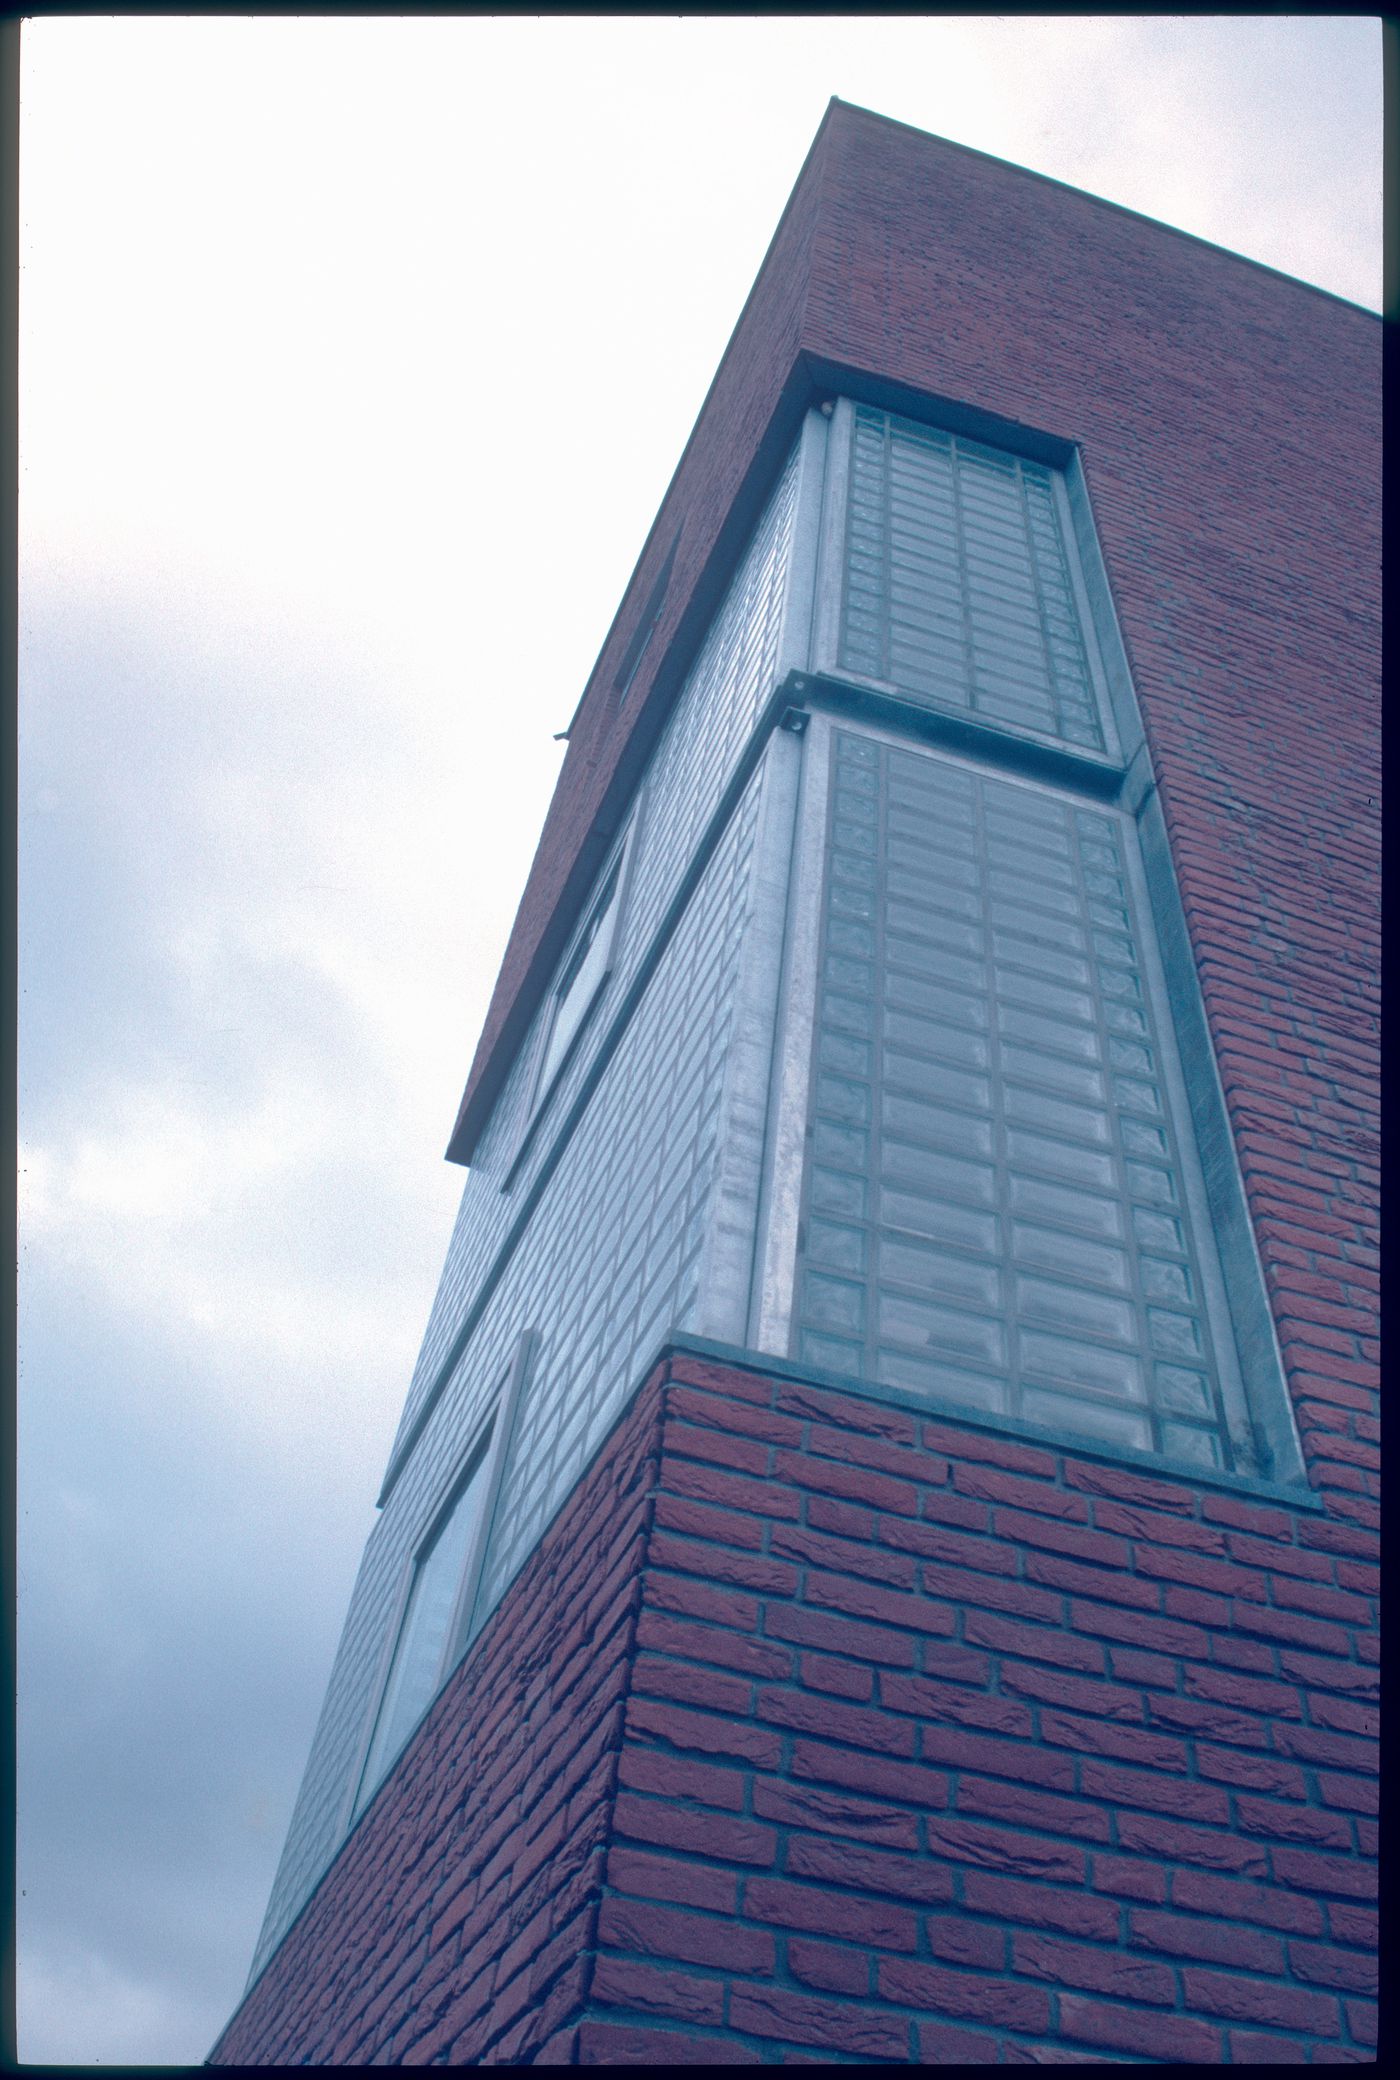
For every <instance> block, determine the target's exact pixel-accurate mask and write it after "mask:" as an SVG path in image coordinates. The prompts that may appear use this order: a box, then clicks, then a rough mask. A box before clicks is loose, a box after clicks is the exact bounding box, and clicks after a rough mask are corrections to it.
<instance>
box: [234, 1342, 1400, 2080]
mask: <svg viewBox="0 0 1400 2080" xmlns="http://www.w3.org/2000/svg"><path fill="white" fill-rule="evenodd" d="M665 1370H666V1372H667V1374H668V1377H667V1378H665V1379H664V1380H662V1379H660V1378H658V1379H654V1380H653V1381H651V1382H650V1383H648V1386H647V1387H646V1388H645V1389H644V1391H643V1392H642V1394H641V1395H640V1396H639V1397H638V1399H637V1400H636V1401H635V1402H634V1404H633V1406H632V1408H631V1410H630V1411H629V1412H628V1414H627V1415H626V1416H625V1417H624V1418H623V1420H622V1422H621V1424H620V1425H619V1428H618V1430H617V1431H616V1432H615V1433H614V1437H613V1439H612V1441H611V1443H610V1445H609V1447H608V1448H607V1449H606V1451H605V1452H604V1454H603V1455H602V1457H601V1459H600V1460H599V1462H598V1463H597V1465H596V1466H595V1469H594V1470H593V1472H592V1473H591V1474H590V1475H589V1476H588V1477H587V1478H586V1480H585V1482H584V1483H583V1485H582V1486H581V1487H580V1489H579V1490H578V1491H577V1493H576V1494H575V1496H574V1497H573V1499H572V1500H571V1502H570V1503H569V1504H568V1506H567V1507H566V1509H565V1511H564V1512H563V1513H562V1515H561V1517H560V1518H559V1519H558V1520H557V1522H556V1524H555V1526H554V1528H553V1529H552V1530H551V1532H550V1534H549V1535H548V1537H547V1539H546V1541H545V1543H544V1545H543V1547H542V1548H541V1551H540V1553H539V1554H538V1555H537V1556H536V1558H535V1560H534V1561H532V1563H531V1564H530V1566H529V1567H528V1568H527V1569H526V1570H525V1572H524V1573H523V1574H522V1575H521V1577H520V1578H519V1579H518V1581H517V1582H516V1583H515V1585H514V1586H513V1587H512V1589H511V1590H510V1592H509V1594H508V1596H507V1598H506V1600H505V1602H504V1603H503V1605H502V1606H501V1608H500V1610H499V1611H498V1612H497V1613H496V1615H495V1617H494V1618H493V1620H492V1622H491V1624H490V1625H489V1626H488V1628H487V1630H486V1632H485V1633H484V1634H483V1635H482V1638H481V1640H480V1641H479V1642H478V1644H477V1646H476V1647H475V1648H474V1650H473V1652H472V1654H471V1655H470V1656H469V1658H468V1660H467V1661H466V1662H465V1663H464V1665H463V1667H462V1669H461V1670H460V1671H459V1673H458V1675H457V1676H456V1677H455V1678H454V1680H453V1683H452V1684H451V1685H450V1686H449V1688H448V1690H447V1691H446V1692H445V1693H444V1696H443V1699H442V1700H441V1702H440V1703H439V1705H438V1707H437V1708H436V1710H435V1711H434V1712H433V1714H432V1715H431V1716H430V1718H429V1719H428V1721H427V1722H425V1726H424V1729H423V1731H422V1733H421V1734H420V1735H419V1736H418V1737H417V1739H416V1741H415V1743H414V1744H413V1745H412V1746H411V1748H410V1750H409V1752H408V1755H407V1756H406V1758H405V1761H404V1763H403V1764H402V1765H401V1767H400V1769H399V1770H398V1772H396V1774H395V1776H394V1777H393V1778H392V1779H391V1780H390V1782H389V1784H388V1785H387V1786H386V1789H385V1792H384V1793H383V1795H382V1796H381V1798H380V1800H379V1803H378V1804H377V1805H376V1807H375V1808H374V1809H373V1811H372V1813H371V1815H370V1817H369V1819H368V1821H367V1822H366V1823H365V1824H364V1825H363V1826H362V1827H361V1828H360V1829H359V1830H358V1831H357V1833H356V1835H355V1836H354V1837H353V1838H352V1841H351V1842H350V1844H349V1845H348V1847H347V1849H346V1851H345V1852H344V1853H343V1855H342V1857H341V1859H340V1861H339V1862H338V1863H337V1864H336V1865H335V1866H334V1867H333V1868H332V1870H331V1872H330V1873H329V1875H328V1877H327V1879H326V1880H325V1882H324V1883H323V1885H322V1887H321V1889H320V1891H319V1892H318V1893H317V1894H316V1896H315V1898H314V1899H313V1901H312V1903H311V1905H310V1906H309V1907H308V1909H307V1910H306V1911H305V1913H304V1914H303V1916H302V1918H301V1920H300V1921H299V1922H298V1923H297V1925H296V1927H295V1928H294V1930H293V1931H292V1933H291V1935H290V1936H289V1937H288V1939H287V1941H286V1942H285V1943H284V1944H283V1946H282V1948H281V1950H280V1951H279V1952H278V1955H277V1957H276V1958H275V1959H274V1961H273V1963H272V1965H271V1966H270V1967H269V1968H268V1971H267V1972H266V1973H265V1974H264V1976H263V1978H262V1979H261V1980H260V1981H259V1983H258V1985H257V1987H256V1988H255V1989H254V1990H253V1992H252V1994H251V1995H250V1997H249V1999H248V2001H247V2002H246V2003H245V2006H244V2008H243V2009H242V2010H241V2011H240V2013H239V2015H238V2016H237V2017H236V2018H235V2020H234V2022H233V2023H232V2024H231V2025H230V2028H229V2031H228V2032H227V2033H226V2035H225V2037H224V2039H223V2041H222V2042H221V2044H220V2046H219V2048H218V2054H217V2058H216V2062H218V2063H235V2062H239V2061H243V2062H247V2063H264V2064H265V2063H278V2062H282V2063H302V2062H311V2063H327V2064H359V2063H368V2062H370V2061H371V2060H376V2061H377V2062H385V2061H390V2062H392V2061H398V2062H401V2063H408V2064H416V2063H426V2062H429V2061H434V2062H437V2063H453V2064H470V2063H481V2064H498V2063H507V2064H530V2063H545V2064H548V2063H582V2064H608V2065H627V2064H656V2065H665V2064H676V2063H702V2062H706V2061H713V2062H717V2063H751V2062H760V2061H766V2062H770V2063H771V2062H774V2061H777V2062H800V2061H802V2060H804V2059H808V2058H810V2056H811V2055H812V2054H813V2053H816V2054H818V2055H820V2054H823V2053H825V2054H827V2055H829V2056H837V2057H841V2056H845V2057H847V2058H855V2059H860V2060H894V2061H909V2062H923V2063H932V2062H935V2061H948V2060H953V2061H957V2062H963V2063H966V2062H982V2061H990V2062H995V2061H1006V2062H1009V2063H1034V2062H1041V2061H1043V2060H1044V2059H1046V2058H1050V2059H1052V2060H1066V2061H1070V2062H1076V2063H1078V2062H1085V2061H1087V2060H1090V2059H1092V2058H1093V2057H1094V2056H1096V2055H1107V2056H1110V2057H1112V2056H1115V2055H1119V2054H1128V2055H1138V2056H1145V2057H1147V2058H1151V2059H1161V2060H1190V2061H1200V2062H1205V2063H1216V2062H1223V2061H1226V2060H1227V2059H1228V2060H1230V2061H1232V2062H1239V2061H1246V2062H1269V2063H1272V2062H1276V2061H1284V2060H1290V2061H1302V2060H1305V2059H1308V2058H1311V2059H1313V2060H1315V2061H1316V2060H1322V2061H1336V2060H1341V2061H1346V2060H1366V2059H1369V2058H1370V2057H1372V2056H1373V2053H1372V2051H1371V2048H1370V2047H1371V2046H1372V2045H1373V2044H1374V2040H1375V2002H1374V1995H1375V1962H1374V1955H1373V1951H1374V1941H1375V1925H1374V1913H1373V1907H1374V1890H1375V1865H1374V1855H1375V1820H1374V1814H1375V1811H1376V1802H1377V1781H1378V1780H1377V1749H1376V1741H1375V1724H1374V1716H1373V1700H1374V1697H1375V1692H1376V1668H1375V1654H1374V1647H1375V1633H1374V1604H1373V1602H1372V1600H1371V1599H1372V1597H1373V1596H1374V1593H1375V1589H1376V1581H1375V1567H1374V1562H1375V1557H1376V1556H1375V1544H1376V1541H1375V1537H1374V1534H1373V1533H1372V1532H1371V1531H1369V1530H1367V1529H1365V1528H1363V1527H1362V1526H1361V1525H1360V1524H1358V1523H1357V1522H1356V1520H1355V1512H1354V1509H1353V1508H1351V1507H1350V1505H1351V1504H1352V1503H1353V1499H1354V1498H1353V1497H1352V1496H1351V1495H1350V1494H1348V1493H1346V1492H1338V1491H1333V1492H1332V1493H1330V1494H1329V1497H1328V1501H1329V1513H1328V1514H1326V1515H1318V1514H1316V1513H1313V1512H1309V1511H1305V1510H1290V1509H1288V1508H1284V1507H1281V1506H1279V1505H1277V1504H1276V1503H1274V1502H1266V1503H1261V1502H1256V1501H1253V1500H1244V1499H1242V1498H1241V1497H1240V1496H1238V1495H1236V1494H1232V1493H1230V1492H1228V1491H1226V1490H1223V1489H1220V1488H1214V1487H1209V1486H1204V1485H1202V1486H1195V1485H1191V1486H1187V1485H1183V1484H1181V1483H1179V1482H1177V1481H1172V1480H1166V1479H1158V1478H1155V1477H1150V1476H1147V1475H1141V1474H1138V1473H1135V1472H1130V1471H1128V1470H1126V1469H1124V1468H1123V1467H1121V1466H1114V1465H1112V1464H1109V1463H1107V1462H1103V1461H1099V1460H1096V1459H1093V1458H1090V1457H1081V1456H1076V1455H1074V1454H1062V1453H1057V1452H1051V1451H1047V1450H1042V1449H1040V1448H1038V1447H1030V1446H1027V1445H1024V1444H1020V1443H1014V1442H1011V1441H1009V1440H1006V1439H1000V1438H997V1437H995V1436H992V1435H989V1434H987V1433H984V1432H979V1431H977V1430H975V1429H973V1428H971V1427H964V1426H961V1425H958V1424H956V1423H947V1422H933V1421H929V1420H926V1419H924V1418H922V1417H920V1416H919V1415H917V1414H915V1413H912V1412H909V1411H906V1410H904V1409H902V1408H897V1407H893V1406H889V1405H887V1404H885V1403H883V1402H879V1401H875V1400H870V1399H866V1398H863V1397H860V1396H857V1395H853V1394H842V1393H836V1392H831V1391H827V1390H823V1389H818V1388H815V1387H812V1386H808V1385H802V1384H799V1383H797V1382H795V1381H791V1380H783V1379H780V1378H775V1377H769V1376H767V1375H765V1374H763V1373H761V1372H759V1371H751V1370H747V1369H744V1370H739V1369H735V1368H732V1367H723V1366H720V1365H718V1364H715V1363H711V1362H709V1361H703V1360H701V1359H699V1358H696V1357H694V1356H689V1355H677V1356H676V1357H674V1358H673V1359H672V1360H671V1361H670V1364H669V1367H667V1368H665Z"/></svg>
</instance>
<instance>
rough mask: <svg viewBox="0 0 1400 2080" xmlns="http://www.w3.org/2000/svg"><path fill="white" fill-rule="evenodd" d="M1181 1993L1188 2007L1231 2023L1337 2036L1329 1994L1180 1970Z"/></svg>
mask: <svg viewBox="0 0 1400 2080" xmlns="http://www.w3.org/2000/svg"><path fill="white" fill-rule="evenodd" d="M1181 1990H1182V1993H1183V1995H1184V1996H1185V1999H1186V2003H1187V2006H1188V2007H1191V2008H1195V2009H1198V2010H1200V2011H1202V2012H1203V2013H1205V2014H1207V2015H1227V2016H1229V2017H1230V2019H1231V2020H1232V2021H1234V2022H1262V2023H1274V2024H1276V2025H1277V2024H1281V2025H1282V2026H1283V2028H1285V2029H1297V2030H1306V2031H1307V2032H1308V2033H1309V2034H1310V2035H1312V2036H1316V2037H1335V2036H1337V2035H1339V2034H1340V2030H1341V2022H1340V2012H1341V2011H1340V2006H1339V2004H1338V2002H1337V2001H1336V1999H1335V1998H1333V1997H1332V1996H1331V1995H1329V1994H1321V1993H1306V1992H1304V1991H1302V1990H1301V1989H1300V1988H1298V1987H1295V1986H1280V1985H1279V1984H1278V1983H1277V1982H1276V1981H1274V1980H1264V1979H1240V1978H1236V1977H1233V1976H1232V1975H1229V1974H1227V1973H1224V1972H1207V1971H1202V1970H1200V1969H1198V1968H1197V1967H1196V1966H1195V1965H1187V1966H1185V1967H1183V1969H1182V1974H1181Z"/></svg>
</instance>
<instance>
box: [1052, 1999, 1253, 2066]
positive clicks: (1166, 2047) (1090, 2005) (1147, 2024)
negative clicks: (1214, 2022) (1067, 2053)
mask: <svg viewBox="0 0 1400 2080" xmlns="http://www.w3.org/2000/svg"><path fill="white" fill-rule="evenodd" d="M1059 2008H1060V2030H1061V2032H1062V2034H1063V2035H1064V2036H1066V2037H1070V2038H1073V2039H1077V2040H1078V2041H1079V2042H1080V2043H1084V2044H1099V2045H1103V2046H1106V2047H1109V2048H1111V2049H1112V2050H1115V2051H1134V2052H1137V2053H1138V2054H1139V2055H1140V2056H1141V2057H1143V2058H1153V2059H1161V2060H1163V2061H1171V2062H1176V2061H1178V2060H1179V2061H1182V2062H1184V2063H1187V2064H1191V2065H1218V2064H1219V2063H1220V2052H1221V2036H1220V2031H1219V2030H1218V2029H1215V2028H1212V2027H1211V2025H1210V2024H1209V2023H1205V2022H1201V2021H1198V2020H1197V2019H1196V2018H1195V2017H1193V2016H1190V2015H1164V2014H1160V2013H1154V2012H1153V2011H1152V2010H1151V2009H1145V2008H1118V2007H1111V2006H1110V2005H1109V2003H1108V2002H1107V2001H1099V2000H1089V1999H1086V1997H1085V1996H1084V1995H1083V1994H1080V1993H1063V1994H1061V1995H1060V2001H1059Z"/></svg>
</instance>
